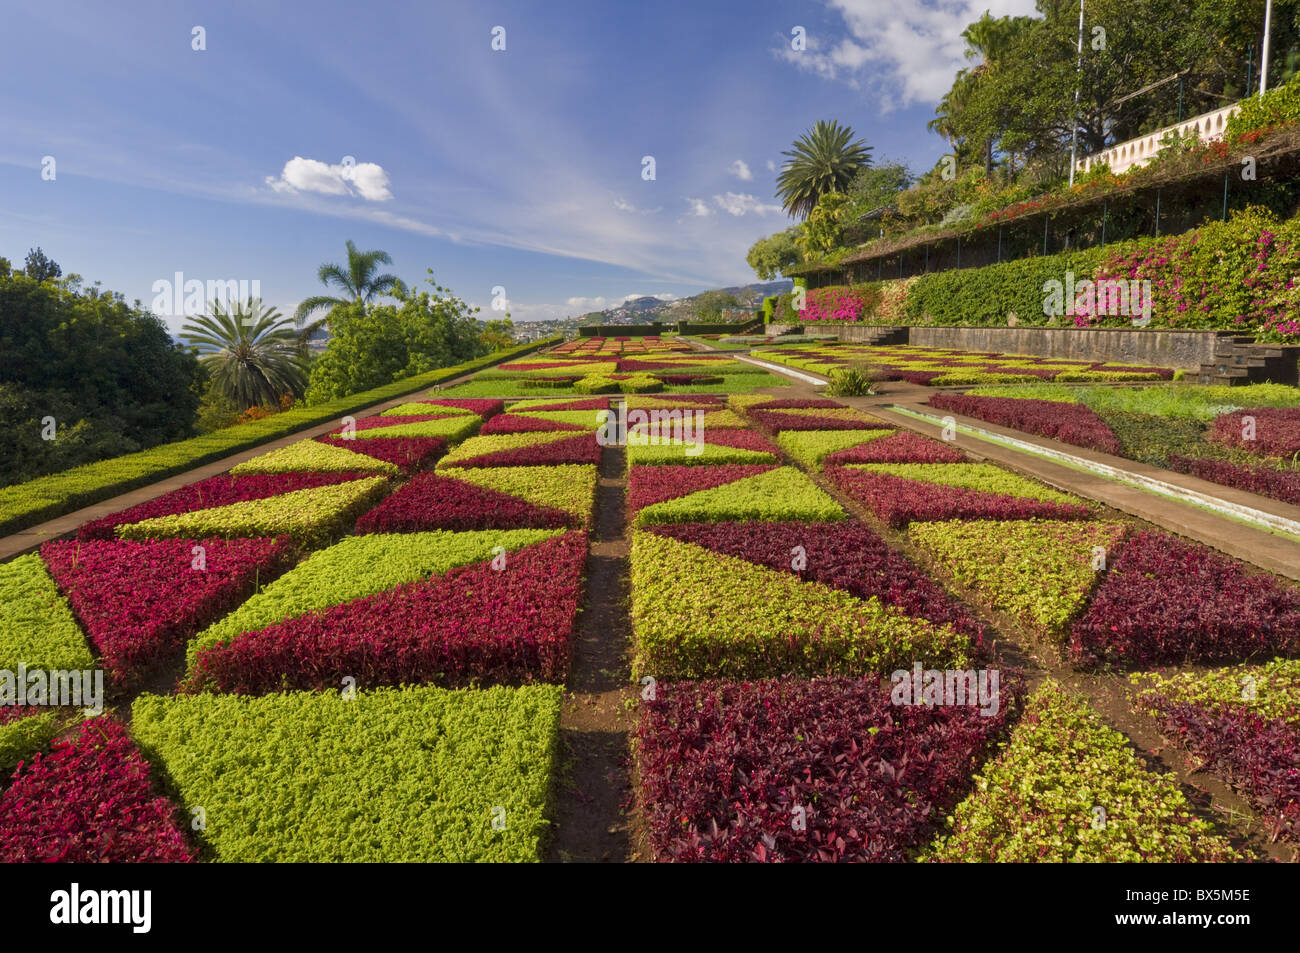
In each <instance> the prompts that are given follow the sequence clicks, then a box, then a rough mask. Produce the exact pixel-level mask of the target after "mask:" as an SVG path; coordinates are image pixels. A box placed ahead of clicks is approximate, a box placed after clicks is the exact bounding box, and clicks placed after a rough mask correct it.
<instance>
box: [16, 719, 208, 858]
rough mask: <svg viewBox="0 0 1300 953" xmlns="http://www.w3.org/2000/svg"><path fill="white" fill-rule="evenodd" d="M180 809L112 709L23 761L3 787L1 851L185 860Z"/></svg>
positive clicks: (31, 855) (38, 855)
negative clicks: (160, 792)
mask: <svg viewBox="0 0 1300 953" xmlns="http://www.w3.org/2000/svg"><path fill="white" fill-rule="evenodd" d="M179 813H180V812H179V811H178V810H177V809H176V806H175V805H173V804H172V803H171V802H170V801H168V800H167V799H166V798H163V797H159V796H157V795H155V794H154V792H153V788H152V786H151V784H150V779H149V763H148V762H147V761H145V759H144V758H143V757H141V756H140V752H139V751H137V750H136V747H135V745H134V744H133V743H132V741H131V738H130V736H129V735H128V734H127V731H126V729H125V728H124V727H122V725H121V724H120V723H118V722H117V721H115V720H114V719H113V718H111V717H105V718H95V719H91V720H90V721H87V722H86V723H85V724H84V725H82V727H81V731H80V733H79V734H78V735H77V737H76V738H74V739H72V740H71V741H59V740H56V741H54V742H53V744H52V745H51V750H50V751H49V753H48V754H38V755H36V757H34V758H33V759H32V760H31V761H30V762H28V763H27V764H24V765H22V766H21V767H20V768H19V769H18V771H17V773H16V775H15V777H14V781H13V783H12V784H11V785H10V786H9V788H8V790H6V791H5V792H4V793H3V794H0V857H3V858H4V859H5V860H7V861H10V862H15V861H16V862H19V863H42V862H43V863H49V862H52V861H59V862H63V863H184V862H188V861H192V860H193V859H194V851H193V849H192V848H191V847H190V846H189V845H188V844H187V843H186V841H185V834H184V833H183V831H182V828H181V826H180V823H179V821H180V818H179Z"/></svg>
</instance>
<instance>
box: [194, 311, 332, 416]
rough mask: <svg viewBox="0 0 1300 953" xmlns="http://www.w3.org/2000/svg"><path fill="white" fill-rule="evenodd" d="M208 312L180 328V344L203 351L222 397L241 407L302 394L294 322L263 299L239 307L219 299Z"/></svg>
mask: <svg viewBox="0 0 1300 953" xmlns="http://www.w3.org/2000/svg"><path fill="white" fill-rule="evenodd" d="M209 310H210V311H211V314H205V315H203V316H201V317H198V318H195V319H194V320H193V321H190V322H187V323H186V324H185V326H184V327H183V328H181V340H183V341H184V342H185V343H186V344H192V345H194V346H195V347H197V348H198V349H199V361H200V362H201V363H202V364H203V365H204V366H205V367H206V368H207V370H208V373H209V375H210V380H211V381H212V386H213V387H215V388H216V389H217V392H218V393H219V394H221V395H222V396H223V397H225V398H226V399H227V400H228V401H230V402H231V403H232V404H234V405H235V406H236V407H255V406H258V405H261V404H269V403H276V402H278V401H279V400H280V397H281V395H283V394H287V393H293V394H294V395H296V396H302V394H303V393H304V391H305V390H306V387H307V378H306V374H304V373H303V367H302V363H301V361H300V360H299V357H298V332H297V330H296V329H295V328H294V324H293V322H292V321H291V320H289V319H288V318H286V317H284V315H282V314H280V312H279V311H278V310H276V309H275V308H263V307H262V301H261V299H260V298H249V299H248V301H246V302H244V303H242V304H236V305H235V306H234V307H229V306H224V305H222V303H221V302H220V301H214V302H212V305H211V306H210V309H209Z"/></svg>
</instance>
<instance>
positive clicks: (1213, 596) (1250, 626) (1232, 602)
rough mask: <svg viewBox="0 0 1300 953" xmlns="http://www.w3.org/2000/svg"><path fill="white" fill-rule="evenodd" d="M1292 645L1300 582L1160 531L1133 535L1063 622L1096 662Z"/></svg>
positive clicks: (1298, 631)
mask: <svg viewBox="0 0 1300 953" xmlns="http://www.w3.org/2000/svg"><path fill="white" fill-rule="evenodd" d="M1296 654H1300V590H1297V589H1295V588H1294V587H1291V586H1287V585H1283V584H1281V583H1279V582H1277V581H1275V580H1274V579H1273V578H1272V577H1271V576H1265V575H1247V574H1246V573H1245V572H1243V571H1242V568H1241V567H1240V566H1239V565H1238V564H1237V563H1236V562H1235V561H1233V560H1231V559H1228V558H1227V557H1225V556H1221V555H1219V554H1218V553H1216V552H1214V551H1213V550H1211V549H1209V548H1208V547H1205V546H1202V545H1200V544H1199V543H1191V542H1187V541H1184V540H1182V539H1179V538H1178V537H1176V536H1169V535H1167V534H1165V533H1155V532H1151V531H1144V532H1141V533H1138V534H1136V535H1135V536H1133V537H1132V538H1131V539H1130V540H1129V541H1128V542H1127V543H1125V544H1124V546H1123V548H1121V549H1120V551H1119V555H1118V556H1117V557H1116V558H1115V560H1114V561H1113V562H1112V564H1111V565H1110V567H1109V569H1108V571H1107V572H1106V578H1105V581H1104V582H1102V584H1101V586H1100V588H1098V590H1097V594H1096V595H1095V596H1094V597H1093V599H1092V603H1091V604H1090V605H1089V606H1088V611H1087V613H1086V614H1085V615H1084V616H1083V617H1082V618H1080V619H1079V620H1077V621H1076V622H1075V623H1074V625H1073V627H1072V628H1071V630H1070V657H1071V658H1072V659H1073V660H1074V661H1075V662H1077V663H1078V664H1080V665H1083V666H1085V667H1090V668H1095V667H1098V666H1101V665H1105V664H1114V665H1118V666H1122V667H1133V666H1149V665H1180V664H1184V663H1188V664H1199V665H1212V664H1216V663H1222V662H1242V661H1247V660H1249V659H1252V658H1263V657H1265V656H1267V657H1270V658H1271V657H1273V656H1276V655H1296Z"/></svg>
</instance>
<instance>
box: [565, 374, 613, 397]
mask: <svg viewBox="0 0 1300 953" xmlns="http://www.w3.org/2000/svg"><path fill="white" fill-rule="evenodd" d="M573 389H574V390H575V391H577V392H578V393H579V394H617V393H619V392H620V391H621V390H622V387H620V382H619V381H616V380H614V379H612V378H609V377H601V376H597V375H593V376H590V377H583V378H581V379H580V380H576V381H574V382H573Z"/></svg>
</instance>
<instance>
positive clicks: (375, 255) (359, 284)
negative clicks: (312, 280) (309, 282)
mask: <svg viewBox="0 0 1300 953" xmlns="http://www.w3.org/2000/svg"><path fill="white" fill-rule="evenodd" d="M392 263H393V259H392V257H390V256H389V254H388V252H386V251H380V250H378V249H375V250H374V251H357V246H356V245H354V244H352V241H351V239H349V240H348V263H347V264H346V265H329V264H326V265H321V266H320V270H319V271H318V272H316V276H317V277H318V278H319V279H320V282H321V284H323V285H324V286H325V287H326V288H329V287H331V286H333V287H335V288H338V289H339V291H340V292H342V295H343V296H338V295H313V296H312V297H310V298H307V299H306V300H305V301H303V302H302V303H301V304H300V305H298V310H297V311H295V312H294V314H293V320H294V322H295V323H296V324H297V325H298V327H299V328H301V331H300V338H301V340H302V341H303V342H304V343H305V342H306V340H307V339H308V338H309V337H311V336H312V335H313V334H314V333H316V331H317V330H318V329H319V328H320V327H321V326H322V325H324V324H325V323H326V322H327V321H329V315H326V316H325V317H323V318H320V319H319V320H316V321H313V322H311V323H310V324H307V325H305V326H304V324H303V322H304V321H305V320H306V318H307V315H309V314H312V313H313V312H315V311H321V310H329V311H333V310H334V309H335V308H337V307H339V306H340V305H345V304H369V303H370V302H371V301H373V300H374V299H375V296H376V295H383V294H393V295H398V296H399V297H400V296H402V295H405V294H406V285H404V284H403V283H402V280H401V279H400V278H398V277H397V276H396V275H392V274H388V273H386V272H385V273H384V274H382V275H377V274H375V272H376V271H378V270H379V266H380V265H391V264H392Z"/></svg>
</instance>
